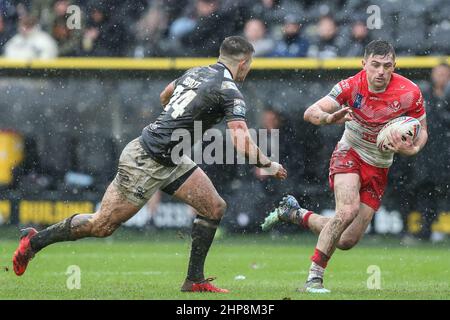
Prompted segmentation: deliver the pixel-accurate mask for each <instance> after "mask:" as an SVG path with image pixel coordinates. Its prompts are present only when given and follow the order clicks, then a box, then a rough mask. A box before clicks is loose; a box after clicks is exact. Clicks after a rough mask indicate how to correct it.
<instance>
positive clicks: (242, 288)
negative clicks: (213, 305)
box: [0, 232, 450, 300]
mask: <svg viewBox="0 0 450 320" xmlns="http://www.w3.org/2000/svg"><path fill="white" fill-rule="evenodd" d="M16 244H17V241H13V240H1V241H0V266H1V271H0V299H255V300H259V299H275V300H280V299H300V300H301V299H351V300H354V299H450V247H449V246H448V243H447V244H445V245H431V244H427V245H418V246H414V247H403V246H400V245H398V240H390V241H389V240H377V241H376V242H375V241H374V240H370V239H368V240H365V241H363V243H361V244H360V245H359V246H357V247H356V248H354V249H352V250H350V251H345V252H344V251H339V250H338V251H336V253H335V255H334V256H333V258H332V260H331V261H330V264H329V267H328V268H327V271H326V279H325V284H326V287H327V288H329V289H330V290H331V291H332V292H331V294H326V295H313V294H307V293H298V292H295V289H296V288H297V287H299V286H301V285H302V284H303V282H304V280H305V278H306V276H307V271H308V267H309V265H310V260H309V257H310V256H311V254H312V252H313V249H314V238H312V237H308V236H306V235H289V236H278V237H275V238H273V237H272V238H271V237H270V236H269V235H264V236H250V235H249V236H239V237H228V236H227V237H223V238H221V239H218V240H216V241H215V243H214V244H213V247H212V249H211V251H210V255H209V258H208V260H207V264H206V271H207V275H208V276H217V277H218V278H217V280H216V281H215V283H216V284H217V285H219V286H221V287H224V288H228V289H230V290H231V293H230V294H228V295H217V294H204V293H203V294H201V293H196V294H191V293H181V292H179V287H180V285H181V283H182V281H183V279H184V276H185V272H186V266H187V261H188V255H189V237H188V236H187V235H185V236H184V237H183V238H180V237H177V236H176V235H175V232H174V233H173V234H169V235H167V234H166V235H165V236H163V237H160V236H154V235H150V236H145V237H140V239H126V238H125V239H123V238H119V237H113V238H110V239H101V240H82V241H78V242H70V243H63V244H57V245H53V246H51V247H49V248H47V249H44V250H43V251H42V252H41V253H40V254H38V255H37V256H36V258H35V259H34V260H33V261H32V262H31V264H30V265H29V268H28V270H27V272H26V273H25V274H24V275H23V276H22V277H17V276H16V275H15V274H14V272H13V271H12V266H11V256H12V253H13V251H14V249H15V247H16ZM70 265H76V266H79V268H80V270H81V277H80V281H81V282H80V283H81V288H80V289H73V290H69V289H68V288H67V280H68V277H69V275H67V274H66V272H67V269H68V267H69V266H70ZM369 266H377V267H378V268H379V270H380V279H381V288H380V289H379V290H376V289H368V286H367V281H368V278H369V277H370V276H371V275H372V274H371V273H368V268H369ZM4 267H8V268H9V271H6V270H5V268H4ZM237 276H244V277H245V279H236V277H237ZM238 278H239V277H238ZM240 278H243V277H240Z"/></svg>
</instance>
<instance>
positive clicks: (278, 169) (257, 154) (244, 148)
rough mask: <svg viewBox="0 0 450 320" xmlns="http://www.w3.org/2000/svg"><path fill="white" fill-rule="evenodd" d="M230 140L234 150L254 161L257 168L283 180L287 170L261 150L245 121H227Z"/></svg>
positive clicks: (251, 161)
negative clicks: (263, 169)
mask: <svg viewBox="0 0 450 320" xmlns="http://www.w3.org/2000/svg"><path fill="white" fill-rule="evenodd" d="M228 128H229V129H230V134H231V140H232V141H233V144H234V147H235V148H236V151H237V152H239V153H240V154H241V155H244V156H245V158H246V159H249V160H250V163H255V164H256V166H257V167H259V168H265V171H266V172H267V175H269V176H273V177H275V178H277V179H281V180H284V179H286V178H287V171H286V169H284V168H283V166H282V165H281V164H279V163H277V162H274V161H271V160H270V159H269V158H268V157H267V156H266V155H265V154H264V153H263V152H261V150H260V149H259V148H258V146H257V145H256V143H255V142H254V141H253V139H252V138H251V136H250V133H249V132H248V127H247V123H246V122H245V121H243V120H236V121H229V122H228Z"/></svg>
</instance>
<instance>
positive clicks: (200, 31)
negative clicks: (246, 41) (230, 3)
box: [180, 0, 233, 56]
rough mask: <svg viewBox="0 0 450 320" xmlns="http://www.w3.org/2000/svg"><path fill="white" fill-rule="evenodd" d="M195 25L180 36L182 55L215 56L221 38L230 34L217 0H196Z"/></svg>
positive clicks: (228, 25)
mask: <svg viewBox="0 0 450 320" xmlns="http://www.w3.org/2000/svg"><path fill="white" fill-rule="evenodd" d="M195 4H196V17H197V21H196V25H195V27H194V28H193V29H192V30H191V31H190V32H188V33H186V34H185V35H183V36H182V37H181V39H180V40H181V44H182V45H183V47H184V48H185V50H184V52H182V54H183V55H188V56H215V55H217V53H218V52H219V47H220V44H221V43H222V41H223V39H224V38H225V37H227V36H229V35H231V29H230V28H232V27H233V26H230V24H229V23H227V19H226V17H225V16H224V15H223V14H222V13H221V12H220V1H219V0H196V3H195Z"/></svg>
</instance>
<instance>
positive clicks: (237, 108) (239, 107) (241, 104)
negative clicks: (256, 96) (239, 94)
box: [233, 99, 246, 117]
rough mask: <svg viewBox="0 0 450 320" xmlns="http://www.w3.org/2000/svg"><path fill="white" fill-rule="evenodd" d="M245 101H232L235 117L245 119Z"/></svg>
mask: <svg viewBox="0 0 450 320" xmlns="http://www.w3.org/2000/svg"><path fill="white" fill-rule="evenodd" d="M245 112H246V109H245V101H244V100H242V99H234V107H233V114H234V115H235V116H242V117H245Z"/></svg>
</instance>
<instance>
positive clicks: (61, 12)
mask: <svg viewBox="0 0 450 320" xmlns="http://www.w3.org/2000/svg"><path fill="white" fill-rule="evenodd" d="M70 5H71V1H69V0H56V1H55V2H54V5H53V8H52V10H53V12H52V13H53V19H52V22H51V30H50V32H51V35H52V36H53V38H54V39H55V40H56V41H57V43H58V49H59V55H60V56H75V55H77V54H78V53H79V51H80V44H81V29H76V28H72V29H69V27H68V26H67V19H68V14H67V9H68V8H69V6H70ZM80 14H81V12H80ZM80 19H81V21H80V26H81V27H82V25H81V22H83V21H84V19H83V18H82V17H80Z"/></svg>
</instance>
